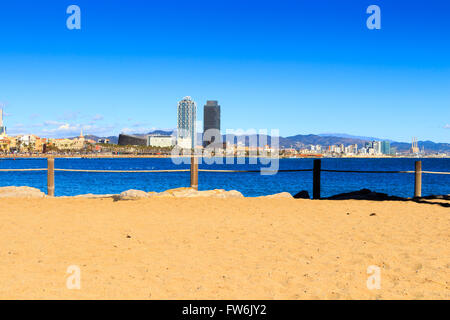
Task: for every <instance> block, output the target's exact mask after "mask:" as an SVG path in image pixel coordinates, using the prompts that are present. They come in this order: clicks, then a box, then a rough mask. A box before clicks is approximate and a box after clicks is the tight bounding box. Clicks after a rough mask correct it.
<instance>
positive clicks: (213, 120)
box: [203, 100, 222, 147]
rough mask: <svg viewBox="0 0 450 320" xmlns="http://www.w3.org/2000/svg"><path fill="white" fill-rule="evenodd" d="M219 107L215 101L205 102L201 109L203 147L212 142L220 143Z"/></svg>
mask: <svg viewBox="0 0 450 320" xmlns="http://www.w3.org/2000/svg"><path fill="white" fill-rule="evenodd" d="M221 140H222V139H221V133H220V106H219V104H218V102H217V101H215V100H208V101H206V105H205V106H204V107H203V146H204V147H206V146H208V145H209V144H211V143H213V142H219V143H221V142H222V141H221Z"/></svg>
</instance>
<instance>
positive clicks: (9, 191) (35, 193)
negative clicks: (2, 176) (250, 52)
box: [0, 187, 45, 198]
mask: <svg viewBox="0 0 450 320" xmlns="http://www.w3.org/2000/svg"><path fill="white" fill-rule="evenodd" d="M44 197H45V193H44V192H42V191H41V190H39V189H36V188H31V187H3V188H0V198H44Z"/></svg>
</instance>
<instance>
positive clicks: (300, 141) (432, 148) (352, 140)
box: [85, 130, 450, 153]
mask: <svg viewBox="0 0 450 320" xmlns="http://www.w3.org/2000/svg"><path fill="white" fill-rule="evenodd" d="M174 132H175V131H173V130H154V131H151V132H149V133H147V134H135V135H136V136H146V135H148V134H158V135H171V134H173V133H174ZM85 138H87V139H92V140H95V141H97V140H98V139H109V140H110V142H111V143H115V144H116V143H118V137H117V136H110V137H97V136H93V135H87V136H85ZM222 138H223V141H226V138H227V136H226V135H223V136H222ZM228 138H235V137H230V136H229V137H228ZM250 138H255V136H253V137H249V136H246V137H245V144H246V145H248V144H249V141H250ZM256 138H257V139H264V138H266V139H267V144H271V139H272V138H271V137H270V136H267V137H264V136H262V135H257V137H256ZM201 139H202V134H201V133H199V134H198V141H201ZM381 140H385V141H390V143H391V147H392V148H395V149H396V150H397V151H398V152H405V151H408V150H410V148H411V143H408V142H397V141H393V140H389V139H380V138H375V137H364V136H353V135H349V134H344V133H323V134H307V135H301V134H298V135H295V136H289V137H280V139H279V145H280V147H283V148H290V147H294V148H301V147H306V146H309V145H322V146H329V145H333V144H335V145H338V144H343V145H345V146H347V145H350V144H357V145H358V146H359V147H361V146H363V145H364V144H365V143H366V142H369V141H381ZM418 146H419V148H420V150H422V148H425V151H426V152H443V153H448V152H450V143H436V142H433V141H419V142H418Z"/></svg>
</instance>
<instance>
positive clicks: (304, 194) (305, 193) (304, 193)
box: [294, 190, 311, 199]
mask: <svg viewBox="0 0 450 320" xmlns="http://www.w3.org/2000/svg"><path fill="white" fill-rule="evenodd" d="M294 198H295V199H311V197H310V196H309V193H308V191H306V190H302V191H300V192H299V193H297V194H296V195H295V196H294Z"/></svg>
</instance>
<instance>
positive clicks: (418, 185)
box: [414, 161, 422, 198]
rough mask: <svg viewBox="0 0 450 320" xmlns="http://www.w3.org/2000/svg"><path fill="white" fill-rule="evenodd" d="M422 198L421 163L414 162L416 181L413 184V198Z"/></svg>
mask: <svg viewBox="0 0 450 320" xmlns="http://www.w3.org/2000/svg"><path fill="white" fill-rule="evenodd" d="M421 196H422V161H416V179H415V183H414V198H420V197H421Z"/></svg>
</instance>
